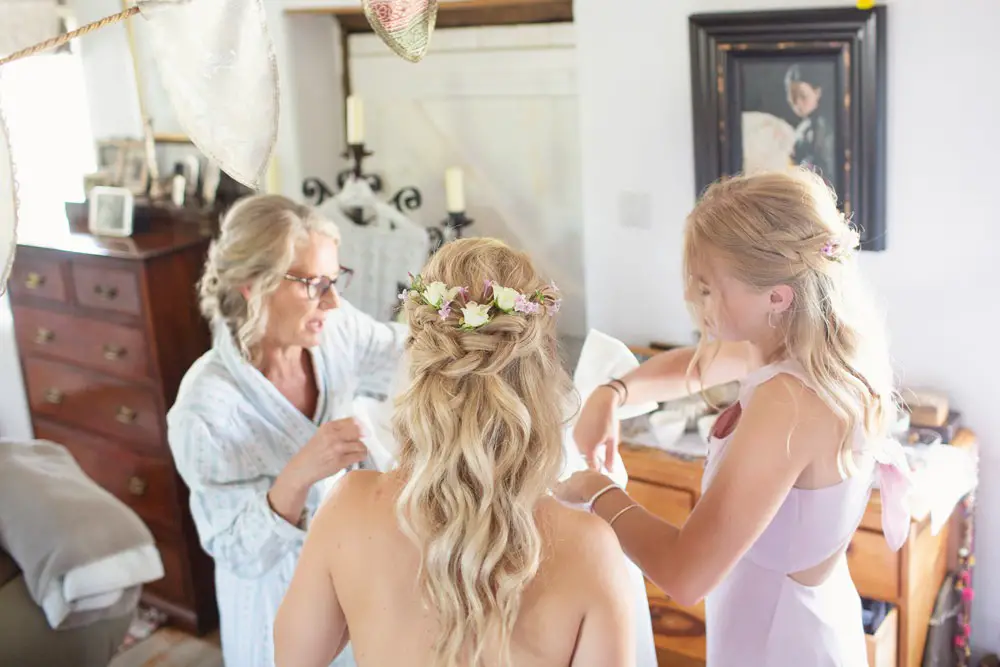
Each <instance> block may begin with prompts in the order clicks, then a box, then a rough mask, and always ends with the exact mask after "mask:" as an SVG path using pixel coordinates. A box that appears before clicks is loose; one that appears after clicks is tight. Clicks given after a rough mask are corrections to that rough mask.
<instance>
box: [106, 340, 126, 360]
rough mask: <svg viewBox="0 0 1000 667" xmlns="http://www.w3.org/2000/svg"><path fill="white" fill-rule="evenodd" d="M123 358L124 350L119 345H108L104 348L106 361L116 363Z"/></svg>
mask: <svg viewBox="0 0 1000 667" xmlns="http://www.w3.org/2000/svg"><path fill="white" fill-rule="evenodd" d="M124 356H125V348H124V347H122V346H121V345H114V344H112V343H108V344H106V345H105V346H104V358H105V359H107V360H108V361H118V360H119V359H121V358H122V357H124Z"/></svg>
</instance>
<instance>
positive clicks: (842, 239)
mask: <svg viewBox="0 0 1000 667" xmlns="http://www.w3.org/2000/svg"><path fill="white" fill-rule="evenodd" d="M840 219H841V221H842V222H843V223H844V225H846V227H847V229H846V230H845V231H844V232H843V233H842V234H840V235H838V236H835V237H833V238H831V239H830V240H829V241H827V242H826V243H824V244H823V247H822V248H820V249H819V252H820V254H821V255H823V257H826V258H827V259H829V260H831V261H833V262H843V261H844V260H846V259H848V258H849V257H851V255H853V254H854V251H855V250H857V249H858V247H860V245H861V236H860V234H858V232H857V230H856V229H854V227H853V226H851V222H850V219H849V218H848V217H847V216H845V215H844V214H843V213H841V214H840Z"/></svg>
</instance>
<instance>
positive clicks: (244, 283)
mask: <svg viewBox="0 0 1000 667" xmlns="http://www.w3.org/2000/svg"><path fill="white" fill-rule="evenodd" d="M313 232H315V233H318V234H323V235H325V236H328V237H330V238H331V239H333V240H334V241H336V242H337V243H339V242H340V231H339V230H338V229H337V226H336V225H335V224H334V223H333V222H331V221H329V220H327V219H326V218H324V217H323V216H322V215H320V214H319V213H318V212H317V211H316V210H315V209H312V208H310V207H308V206H304V205H302V204H297V203H295V202H293V201H292V200H291V199H288V198H286V197H282V196H280V195H252V196H250V197H245V198H244V199H241V200H240V201H238V202H237V203H236V204H235V205H233V207H232V208H231V209H229V211H228V212H227V213H226V216H225V217H224V218H223V220H222V226H221V231H220V234H219V237H218V238H217V239H216V240H215V241H213V242H212V244H211V246H210V247H209V250H208V259H207V260H206V262H205V271H204V274H203V275H202V278H201V281H200V282H199V283H198V293H199V296H200V304H201V312H202V314H203V315H204V316H205V318H207V319H208V320H209V321H210V322H212V323H213V324H216V323H220V322H221V323H224V325H225V326H226V327H227V328H228V329H229V332H230V333H231V334H232V336H233V340H234V342H235V343H236V345H237V347H238V348H239V350H240V353H241V354H242V355H243V357H244V358H245V359H247V360H248V361H250V362H251V363H256V362H257V358H256V356H257V353H258V351H259V349H258V348H259V343H260V341H261V338H263V336H264V332H265V330H266V329H267V315H268V309H267V302H268V299H267V297H268V296H269V295H270V294H272V293H273V292H274V291H275V290H276V289H278V286H279V285H281V281H282V280H284V276H285V273H287V272H288V269H289V268H290V267H291V266H292V263H293V262H294V261H295V254H296V252H297V251H298V249H299V248H301V246H302V244H304V243H307V242H308V240H309V234H310V233H313ZM244 287H246V288H248V292H249V294H248V295H247V296H246V297H244V295H243V292H242V291H241V288H244Z"/></svg>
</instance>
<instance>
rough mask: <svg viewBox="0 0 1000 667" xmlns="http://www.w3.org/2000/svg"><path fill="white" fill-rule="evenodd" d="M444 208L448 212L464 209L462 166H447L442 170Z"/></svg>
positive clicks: (457, 211) (458, 211)
mask: <svg viewBox="0 0 1000 667" xmlns="http://www.w3.org/2000/svg"><path fill="white" fill-rule="evenodd" d="M444 198H445V209H447V211H448V212H449V213H460V212H462V211H464V210H465V188H464V186H463V185H462V168H461V167H448V169H446V170H445V172H444Z"/></svg>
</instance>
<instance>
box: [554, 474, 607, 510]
mask: <svg viewBox="0 0 1000 667" xmlns="http://www.w3.org/2000/svg"><path fill="white" fill-rule="evenodd" d="M609 484H614V482H613V481H612V480H611V479H610V478H609V477H606V476H605V475H602V474H601V473H599V472H594V471H593V470H583V471H581V472H577V473H573V474H572V475H570V477H569V479H567V480H566V481H565V482H560V483H559V484H557V485H556V487H555V488H554V489H553V490H552V493H553V494H554V495H555V497H556V498H558V499H559V500H561V501H563V502H564V503H569V504H571V505H583V504H585V503H588V502H590V499H591V498H593V497H594V494H595V493H597V492H598V491H600V490H601V489H603V488H605V487H607V486H608V485H609ZM587 509H588V510H589V509H590V508H589V507H588V508H587Z"/></svg>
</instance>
